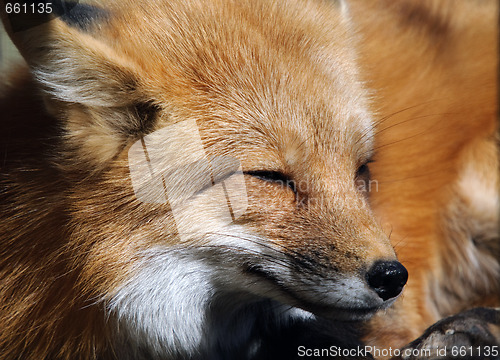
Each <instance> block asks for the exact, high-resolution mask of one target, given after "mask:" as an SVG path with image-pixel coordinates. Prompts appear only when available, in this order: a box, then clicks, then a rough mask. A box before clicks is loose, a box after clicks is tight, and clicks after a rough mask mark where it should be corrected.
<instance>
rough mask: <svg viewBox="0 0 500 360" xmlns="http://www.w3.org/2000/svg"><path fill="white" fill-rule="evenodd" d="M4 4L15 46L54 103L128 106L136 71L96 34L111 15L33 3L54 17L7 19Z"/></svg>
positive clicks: (69, 5)
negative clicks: (53, 98) (54, 99)
mask: <svg viewBox="0 0 500 360" xmlns="http://www.w3.org/2000/svg"><path fill="white" fill-rule="evenodd" d="M0 2H2V3H3V5H2V8H3V9H2V20H3V22H4V25H5V28H6V29H7V32H8V33H9V35H10V37H11V39H12V41H13V42H14V44H15V45H16V46H17V48H18V49H19V51H20V53H21V54H22V55H23V57H24V59H25V60H26V62H27V63H28V64H29V66H30V68H31V70H32V73H33V75H34V76H35V78H36V79H37V80H38V81H39V82H40V83H41V84H42V86H43V87H44V88H45V90H47V91H48V92H49V93H50V94H51V95H53V96H54V97H55V98H56V99H58V100H61V101H65V102H72V103H80V104H83V105H88V106H120V105H123V104H124V103H126V102H127V101H128V99H127V95H129V94H130V92H131V91H132V90H133V89H134V83H135V80H134V79H135V75H134V71H133V66H132V65H131V64H129V63H128V62H127V60H126V59H125V58H124V57H121V56H119V55H118V54H116V53H115V52H114V51H113V49H111V48H110V47H109V46H108V45H106V43H105V42H103V41H102V40H100V39H98V38H97V37H96V36H95V34H94V31H95V30H96V29H98V25H99V23H101V22H105V21H106V17H107V16H108V15H107V14H106V12H105V11H104V10H103V9H100V8H98V7H95V6H90V5H83V4H77V3H69V2H61V1H59V2H52V3H50V2H45V1H34V2H33V1H31V2H30V1H25V2H24V3H28V4H34V5H35V7H34V9H35V11H38V9H40V10H41V11H49V10H50V11H51V14H37V15H36V16H35V15H33V14H31V15H20V14H18V15H15V14H13V11H14V10H12V12H11V14H10V15H9V14H7V13H6V11H5V9H6V6H7V5H6V4H7V2H6V0H0ZM21 3H23V2H22V1H21ZM18 10H19V9H18ZM20 11H21V12H23V11H24V10H23V9H20ZM28 12H31V5H28ZM96 32H97V31H96Z"/></svg>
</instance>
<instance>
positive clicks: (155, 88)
mask: <svg viewBox="0 0 500 360" xmlns="http://www.w3.org/2000/svg"><path fill="white" fill-rule="evenodd" d="M153 3H154V4H149V5H148V4H141V6H140V7H138V6H137V5H134V3H132V2H128V1H125V2H120V4H119V6H117V7H116V8H114V9H113V8H112V10H111V12H112V13H113V16H111V17H110V20H109V22H108V25H107V26H105V27H104V28H102V29H101V30H103V34H104V35H103V36H104V37H106V38H108V39H114V40H115V42H114V43H113V47H115V48H118V49H119V52H122V53H124V54H126V55H127V56H128V57H130V58H131V59H132V60H133V61H134V62H135V64H136V69H137V72H138V73H140V74H141V78H140V79H139V83H138V84H137V86H138V87H139V88H140V89H141V91H143V92H144V93H147V96H150V97H152V98H154V100H155V101H157V102H160V103H161V104H162V107H163V108H164V110H165V112H166V113H168V116H165V117H164V122H163V123H162V122H160V123H159V124H158V126H163V125H167V124H168V122H171V121H182V120H183V119H196V120H197V122H198V124H199V126H200V130H201V135H202V138H203V139H204V141H205V143H206V145H207V147H209V148H211V149H212V150H213V151H214V152H216V153H219V154H220V153H221V152H228V151H230V150H231V149H232V147H231V146H229V147H228V146H227V145H228V143H227V139H228V138H231V141H232V145H237V146H234V148H238V147H239V148H240V149H241V151H242V152H245V153H246V152H248V150H249V149H248V148H256V147H261V148H264V149H266V150H267V153H266V156H264V157H257V158H256V159H259V158H261V159H262V158H268V159H269V158H271V159H273V160H274V159H275V160H276V161H280V162H281V163H284V164H287V165H290V166H293V165H294V164H296V163H297V160H298V159H304V158H308V156H309V155H310V154H313V153H318V152H319V153H322V155H323V156H324V157H326V158H328V157H330V158H333V157H334V156H341V155H342V154H345V155H346V156H349V157H353V161H354V162H359V161H360V160H359V159H360V158H362V157H363V156H365V155H366V154H369V152H370V148H371V134H372V129H371V118H370V116H369V115H368V113H369V112H368V111H367V108H368V104H367V103H368V101H367V98H368V97H367V94H366V93H365V90H364V89H363V86H362V84H361V83H360V81H359V79H358V78H359V76H358V74H357V72H356V70H355V69H356V65H355V62H356V54H355V53H354V51H353V50H352V48H353V46H352V44H351V42H352V41H353V40H352V29H350V28H349V24H348V22H347V21H346V19H345V17H346V16H347V14H346V11H345V10H343V9H342V8H341V7H339V6H337V5H336V4H334V3H327V2H325V3H322V2H306V3H304V2H298V1H288V2H287V9H286V11H283V9H282V7H283V4H281V2H279V1H269V0H266V1H246V0H243V1H231V0H229V1H200V0H197V1H190V2H188V3H186V2H184V1H182V2H180V1H169V2H163V1H161V2H160V1H157V2H153ZM131 8H132V9H134V11H131ZM278 10H279V11H278ZM144 18H147V19H148V21H144ZM278 18H279V19H278ZM214 19H220V22H217V21H214ZM123 24H128V25H127V26H126V27H124V26H123ZM278 24H279V26H278ZM128 29H134V31H133V32H132V31H130V30H128ZM200 35H201V36H200ZM118 39H120V40H118ZM242 145H243V146H242ZM235 151H236V150H235ZM245 153H243V154H240V156H239V157H246V156H245ZM329 154H331V156H328V155H329ZM234 155H238V154H234ZM361 161H362V160H361ZM255 166H256V167H259V166H261V165H259V164H255Z"/></svg>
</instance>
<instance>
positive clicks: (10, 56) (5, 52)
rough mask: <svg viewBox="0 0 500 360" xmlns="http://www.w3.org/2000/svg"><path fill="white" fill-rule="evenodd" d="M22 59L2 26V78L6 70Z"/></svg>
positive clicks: (0, 27) (0, 39) (0, 49)
mask: <svg viewBox="0 0 500 360" xmlns="http://www.w3.org/2000/svg"><path fill="white" fill-rule="evenodd" d="M20 58H21V55H19V53H18V52H17V50H16V48H15V47H14V45H13V44H12V42H11V41H10V39H9V37H8V36H7V33H6V32H5V30H4V29H3V27H2V26H1V25H0V76H1V75H3V72H4V71H5V69H6V68H7V67H8V66H9V64H12V63H14V62H16V61H18V60H19V59H20Z"/></svg>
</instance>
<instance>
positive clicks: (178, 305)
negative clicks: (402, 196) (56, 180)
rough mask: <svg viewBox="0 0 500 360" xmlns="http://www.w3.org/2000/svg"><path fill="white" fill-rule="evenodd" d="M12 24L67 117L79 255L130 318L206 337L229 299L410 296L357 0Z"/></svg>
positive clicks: (323, 311)
mask: <svg viewBox="0 0 500 360" xmlns="http://www.w3.org/2000/svg"><path fill="white" fill-rule="evenodd" d="M56 10H57V9H56ZM59 10H60V9H59ZM4 22H5V24H6V27H7V29H8V31H9V32H10V35H11V37H12V38H13V41H14V42H15V44H16V45H17V47H18V48H19V49H20V51H21V53H22V55H23V56H24V58H25V59H26V61H27V63H28V64H29V67H30V69H31V72H32V74H33V77H34V78H35V79H36V81H37V83H38V84H39V87H40V89H41V91H42V96H43V99H44V103H45V105H46V108H47V110H48V111H49V112H50V114H52V116H53V117H54V118H55V119H56V121H57V124H58V126H59V127H60V128H61V129H62V130H63V134H64V135H63V140H62V141H61V145H60V146H59V147H58V148H57V151H56V152H57V156H56V157H55V158H56V159H57V160H55V161H57V164H58V167H59V169H61V171H63V172H64V174H65V176H66V177H67V179H68V184H70V185H68V186H69V188H68V189H66V191H65V196H66V198H67V200H68V203H69V204H71V205H70V207H71V209H70V214H71V216H70V217H71V219H70V222H69V224H68V229H69V230H68V238H67V239H65V243H64V248H65V249H66V250H65V251H66V253H67V256H68V259H71V263H72V264H73V265H72V266H74V267H75V268H78V269H79V270H78V271H79V273H80V276H79V283H80V286H81V288H82V289H85V291H86V292H87V293H88V296H89V297H90V298H97V299H100V301H101V302H102V303H104V304H105V306H106V309H107V311H109V313H110V314H112V315H113V319H115V321H117V322H119V323H120V324H121V326H123V327H122V329H125V330H124V333H127V334H131V335H130V336H131V337H134V338H135V339H140V340H136V341H140V342H141V343H147V344H149V343H151V342H153V343H155V344H156V345H155V346H157V347H158V348H164V347H168V346H171V347H172V346H174V345H175V344H177V343H178V342H179V341H180V342H181V343H185V344H191V345H189V346H191V347H193V348H194V347H195V346H197V342H196V340H193V339H197V338H198V337H197V334H199V335H200V338H202V337H203V336H202V335H203V334H206V332H207V329H206V326H205V325H203V321H201V320H200V319H210V317H211V316H214V315H210V314H211V313H210V311H211V310H210V311H209V310H207V309H215V308H217V306H218V305H217V301H218V300H217V299H223V300H220V301H221V303H223V304H225V306H226V305H227V307H228V308H229V309H236V308H238V307H239V306H240V305H241V304H245V303H251V302H255V301H258V300H259V299H263V298H265V299H272V300H273V301H276V302H279V303H282V304H286V305H289V306H294V307H297V308H300V309H303V310H305V311H307V312H312V313H314V314H316V315H320V316H326V317H331V318H333V319H340V320H361V319H367V318H368V317H370V316H371V315H373V314H374V313H375V312H376V311H377V310H378V309H380V308H384V307H387V306H388V305H390V304H391V303H392V302H393V301H394V299H395V298H396V297H397V296H398V295H399V293H400V291H401V289H402V287H403V285H404V283H405V282H406V270H405V269H404V268H403V267H402V265H401V264H399V263H398V262H397V261H396V257H395V254H394V251H393V249H392V247H391V245H390V243H389V240H388V238H387V235H386V234H385V233H384V232H383V231H382V229H381V228H380V227H379V225H378V224H377V222H376V220H375V218H374V215H373V214H372V212H371V210H370V207H369V191H368V190H369V189H368V188H369V186H370V185H372V184H373V182H370V180H371V179H370V174H369V165H368V164H369V162H370V161H371V158H372V156H373V147H374V145H373V144H374V131H373V118H372V115H371V109H370V102H369V93H368V91H367V90H366V89H365V85H364V83H363V82H362V81H361V78H360V75H359V74H358V71H357V65H356V52H355V40H356V39H355V33H354V29H353V27H352V26H351V24H350V21H349V13H348V9H347V7H346V5H345V3H344V2H343V1H337V2H335V1H319V0H318V1H313V0H310V1H295V0H290V1H287V2H286V6H285V5H284V4H282V2H280V1H269V0H265V1H256V0H252V1H246V0H243V1H232V0H227V1H202V0H196V1H188V2H185V1H144V2H135V1H131V0H130V1H123V0H120V1H109V2H106V3H105V4H104V5H103V4H100V5H99V7H97V5H95V4H94V5H93V4H92V3H88V4H80V5H76V6H75V7H74V8H73V9H72V10H70V13H64V14H62V16H59V17H56V18H53V19H52V20H51V21H48V22H44V23H42V24H40V25H38V26H37V27H34V28H31V29H27V30H23V31H14V30H13V27H12V24H11V23H10V21H9V19H7V18H6V16H5V15H4ZM186 124H188V125H186ZM134 146H135V147H134ZM134 149H135V150H134ZM153 149H154V150H153ZM164 149H169V150H168V152H162V151H164ZM132 150H133V151H132ZM134 151H135V152H134ZM165 151H166V150H165ZM133 153H134V154H136V155H131V154H133ZM141 154H142V155H141ZM134 156H136V157H135V158H134ZM137 156H139V158H137ZM140 156H143V158H141V157H140ZM133 159H135V160H133ZM137 159H139V160H140V159H143V160H140V161H139V160H137ZM216 159H231V160H230V161H219V162H218V163H217V161H216ZM133 161H135V165H136V166H143V168H144V169H145V171H144V172H143V173H142V174H143V178H141V177H139V179H138V180H137V179H136V180H137V181H136V182H135V183H134V181H133V180H134V179H133V176H132V175H133V172H134V166H131V162H133ZM141 161H143V162H142V163H141ZM153 162H154V163H155V164H156V165H154V166H155V169H154V171H155V172H156V174H160V175H159V176H157V177H151V176H148V175H147V169H148V166H150V165H148V164H149V163H153ZM216 163H217V164H216ZM186 164H187V167H186ZM193 164H195V165H193ZM168 172H171V173H172V174H174V175H175V176H169V174H167V173H168ZM139 174H141V173H139ZM207 174H208V175H207ZM203 177H205V178H204V180H203V181H200V179H201V178H203ZM237 177H238V178H239V179H243V181H242V182H241V181H232V180H235V179H237ZM141 179H142V180H141ZM218 185H223V186H219V187H217V186H218ZM153 187H157V188H158V189H159V191H156V190H158V189H156V190H155V191H153V190H151V189H152V188H153ZM138 188H139V190H138ZM162 189H163V190H165V193H164V194H163V193H162V191H161V190H162ZM217 189H218V190H217ZM242 189H244V190H242ZM149 190H151V191H149ZM215 190H217V191H219V190H220V191H222V192H220V191H219V193H218V194H223V195H224V196H225V197H223V198H222V199H223V201H216V197H215V195H214V193H213V191H215ZM141 191H142V193H148V199H149V200H148V201H144V199H141V196H139V195H138V194H140V193H141ZM148 191H149V192H148ZM211 191H212V192H211ZM181 193H182V194H186V193H188V194H189V196H187V197H185V199H184V201H183V203H182V204H181V205H180V209H181V210H182V211H181V212H179V216H178V217H176V216H174V210H175V209H174V207H175V206H174V205H173V204H172V197H175V196H177V195H178V194H181ZM231 194H237V195H238V196H240V195H241V197H243V198H244V204H245V207H244V209H243V210H242V211H239V212H238V213H237V214H236V212H237V210H238V209H236V207H235V204H234V203H232V202H231ZM155 196H158V198H155ZM226 200H227V201H226ZM221 209H225V210H224V211H225V212H224V211H221ZM226 210H228V211H229V212H228V211H226ZM223 213H224V214H226V215H227V214H228V213H229V214H230V215H231V216H230V218H229V219H230V221H226V220H224V219H225V218H224V219H223V218H222V217H223V215H222V214H223ZM180 222H182V223H183V224H184V227H183V229H182V231H181V229H180V225H179V224H180ZM214 311H215V310H214ZM228 311H229V310H228ZM181 328H182V329H184V330H179V329H181ZM186 346H187V347H189V346H188V345H186ZM193 351H194V350H193Z"/></svg>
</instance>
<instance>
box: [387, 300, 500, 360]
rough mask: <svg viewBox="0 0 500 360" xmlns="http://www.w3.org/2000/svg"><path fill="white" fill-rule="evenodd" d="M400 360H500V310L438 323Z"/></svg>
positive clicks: (484, 310)
mask: <svg viewBox="0 0 500 360" xmlns="http://www.w3.org/2000/svg"><path fill="white" fill-rule="evenodd" d="M397 359H402V360H431V359H432V360H434V359H436V360H437V359H467V360H487V359H488V360H500V309H488V308H476V309H472V310H468V311H464V312H462V313H460V314H457V315H454V316H450V317H448V318H446V319H443V320H441V321H438V322H437V323H435V324H434V325H432V326H431V327H429V328H428V329H427V330H426V331H425V332H424V334H423V335H422V336H421V337H419V338H418V339H416V340H415V341H413V342H412V343H410V344H408V345H407V346H405V347H404V348H403V349H401V356H400V357H398V358H397Z"/></svg>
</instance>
